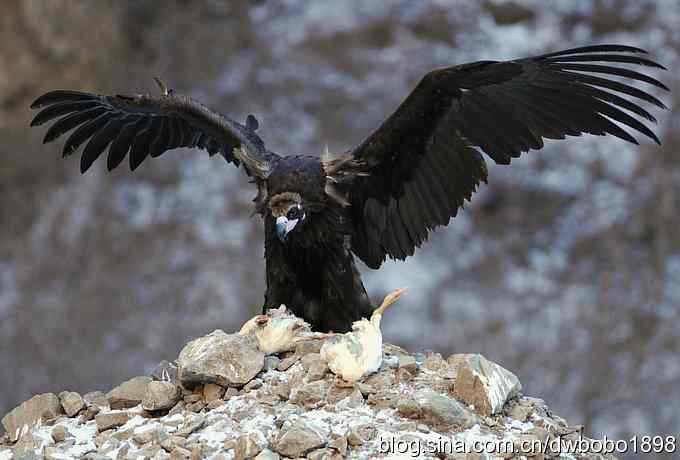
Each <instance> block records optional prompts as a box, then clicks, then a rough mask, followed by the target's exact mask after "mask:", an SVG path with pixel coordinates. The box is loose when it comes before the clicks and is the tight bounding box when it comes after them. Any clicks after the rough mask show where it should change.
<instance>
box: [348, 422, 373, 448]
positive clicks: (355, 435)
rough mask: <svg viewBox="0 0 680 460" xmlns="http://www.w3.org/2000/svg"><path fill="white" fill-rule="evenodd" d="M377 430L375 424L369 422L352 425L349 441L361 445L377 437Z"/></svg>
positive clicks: (352, 444) (354, 444) (351, 443)
mask: <svg viewBox="0 0 680 460" xmlns="http://www.w3.org/2000/svg"><path fill="white" fill-rule="evenodd" d="M376 434H377V430H376V428H375V426H373V425H370V424H368V423H363V424H360V425H351V426H350V428H349V432H348V433H347V442H348V443H349V444H350V445H351V446H360V445H362V444H363V443H365V442H367V441H370V440H371V439H373V438H375V435H376Z"/></svg>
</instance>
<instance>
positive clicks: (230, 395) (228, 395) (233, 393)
mask: <svg viewBox="0 0 680 460" xmlns="http://www.w3.org/2000/svg"><path fill="white" fill-rule="evenodd" d="M235 396H238V390H237V389H236V388H227V391H225V392H224V400H225V401H226V400H228V399H231V398H233V397H235Z"/></svg>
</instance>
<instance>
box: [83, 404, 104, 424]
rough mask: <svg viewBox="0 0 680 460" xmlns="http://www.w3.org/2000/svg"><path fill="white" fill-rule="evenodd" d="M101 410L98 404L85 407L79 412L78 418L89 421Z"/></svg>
mask: <svg viewBox="0 0 680 460" xmlns="http://www.w3.org/2000/svg"><path fill="white" fill-rule="evenodd" d="M99 412H101V409H100V408H99V407H98V406H89V407H88V408H87V409H85V410H84V411H83V412H81V414H80V418H81V419H82V420H83V421H86V422H88V421H90V420H93V419H94V417H95V416H96V415H97V414H98V413H99Z"/></svg>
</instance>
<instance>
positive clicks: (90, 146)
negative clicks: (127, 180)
mask: <svg viewBox="0 0 680 460" xmlns="http://www.w3.org/2000/svg"><path fill="white" fill-rule="evenodd" d="M31 108H34V109H37V108H42V110H41V111H40V112H38V114H37V115H36V116H35V118H34V119H33V121H32V122H31V126H37V125H41V124H43V123H46V122H49V121H53V120H55V119H57V120H56V121H55V122H54V124H53V125H52V126H51V127H50V128H49V129H48V130H47V134H46V135H45V139H44V142H50V141H53V140H54V139H56V138H58V137H59V136H61V135H62V134H64V133H66V132H67V131H70V130H72V129H74V128H75V130H74V131H73V133H72V134H71V135H70V136H69V138H68V139H67V141H66V143H65V144H64V149H63V155H64V156H65V157H66V156H68V155H71V154H72V153H73V152H75V151H76V150H77V149H78V147H79V146H81V145H83V144H85V143H86V142H87V145H86V146H85V148H84V149H83V154H82V157H81V160H80V170H81V172H85V171H87V169H88V168H89V167H90V166H91V165H92V163H93V162H94V161H95V160H96V159H97V158H98V157H99V156H100V155H101V154H102V153H103V152H104V151H105V150H106V148H107V147H108V149H109V150H108V157H107V166H108V169H109V170H112V169H113V168H115V167H116V166H118V165H119V164H120V163H121V162H122V161H123V159H124V158H125V156H126V155H127V154H128V152H129V158H130V169H131V170H134V169H136V168H137V167H138V166H139V165H140V164H141V163H142V162H143V161H144V160H145V159H146V158H147V157H152V158H153V157H157V156H159V155H162V154H163V153H164V152H166V151H168V150H171V149H175V148H178V147H198V148H201V149H205V150H207V151H208V152H209V153H210V155H211V156H212V155H214V154H216V153H220V154H221V155H222V156H223V157H224V158H225V159H226V160H227V161H228V162H232V163H235V164H236V165H238V164H239V163H243V164H244V167H245V168H246V171H247V173H248V174H249V175H251V176H255V177H259V178H265V177H266V176H267V174H268V172H269V168H270V166H271V161H272V160H273V159H274V158H276V155H275V154H273V153H271V152H268V151H267V150H266V149H265V147H264V142H262V139H260V137H259V136H258V135H257V134H255V129H257V121H256V120H255V118H254V117H252V115H251V116H249V117H248V120H247V122H246V124H245V125H242V124H240V123H237V122H235V121H234V120H231V119H229V118H227V117H225V116H223V115H220V114H218V113H215V112H213V111H211V110H210V109H208V108H207V107H206V106H204V105H203V104H201V103H199V102H197V101H195V100H193V99H191V98H189V97H187V96H183V95H177V94H174V93H173V92H168V91H164V94H163V95H161V96H150V95H132V96H127V95H115V96H102V95H99V94H93V93H87V92H81V91H71V90H55V91H50V92H48V93H46V94H43V95H42V96H40V97H39V98H38V99H36V100H35V102H33V104H32V105H31ZM88 140H89V142H88Z"/></svg>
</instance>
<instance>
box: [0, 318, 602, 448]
mask: <svg viewBox="0 0 680 460" xmlns="http://www.w3.org/2000/svg"><path fill="white" fill-rule="evenodd" d="M318 348H319V347H318V346H314V347H311V346H301V347H296V349H295V351H288V352H284V353H281V354H279V355H278V356H276V362H278V363H283V362H289V363H292V364H290V365H287V366H281V365H278V366H267V367H266V368H263V362H264V357H263V354H262V353H260V352H259V351H258V350H257V346H256V344H253V343H252V341H249V340H248V339H247V338H245V337H241V336H238V335H228V334H225V333H224V332H222V331H216V332H214V333H212V334H209V335H208V336H206V337H202V338H199V339H196V340H194V341H192V342H191V343H190V344H189V345H188V346H187V348H185V349H184V350H183V351H182V354H181V356H180V360H179V361H180V362H179V369H180V372H179V375H180V377H181V376H182V371H183V370H184V369H187V368H192V369H199V367H197V366H198V365H199V364H200V365H203V366H210V367H211V368H212V369H217V368H221V369H222V370H221V371H220V372H227V371H224V369H225V367H226V368H229V369H232V368H233V369H237V368H238V369H245V368H246V367H247V366H253V367H252V368H249V370H247V371H245V372H240V373H237V374H238V375H239V376H240V377H239V379H238V380H234V379H231V380H229V379H226V378H222V379H217V378H216V375H217V373H216V374H215V375H213V376H209V378H207V379H205V380H200V379H197V378H193V379H190V382H189V383H190V385H188V386H187V385H184V386H183V385H182V384H181V382H182V380H183V379H182V378H180V379H179V380H178V381H176V382H174V383H173V382H170V381H168V379H166V378H165V376H164V373H156V374H157V375H155V376H152V378H153V380H152V381H151V382H150V383H149V382H148V380H147V379H143V378H136V379H133V381H134V382H137V383H139V384H143V385H144V386H145V387H146V391H147V393H146V396H147V397H148V398H149V401H146V404H142V403H140V404H138V405H136V406H135V407H123V408H121V409H116V408H115V407H114V408H111V405H110V404H107V400H106V399H105V398H104V399H103V398H102V396H103V394H101V393H94V392H93V393H88V394H87V395H85V396H84V397H83V398H82V401H83V404H84V407H81V408H79V409H78V410H77V411H74V410H70V411H69V413H71V414H72V415H73V416H71V417H69V416H68V415H66V414H64V412H63V411H62V407H61V405H59V404H56V405H55V404H48V405H49V409H50V410H49V411H48V412H45V411H44V410H42V409H40V410H37V412H35V411H33V412H31V411H26V412H25V415H26V417H24V418H22V419H21V420H23V422H22V423H23V425H21V426H22V427H25V428H23V429H19V430H14V433H12V432H8V435H6V436H4V437H3V438H0V460H14V459H19V458H41V457H44V458H48V459H74V458H83V457H85V458H97V459H104V458H111V459H115V458H152V459H179V458H186V459H191V458H196V459H198V458H207V459H215V460H222V459H245V458H256V459H280V458H299V457H306V458H308V459H341V458H352V459H369V458H376V457H381V458H394V459H396V458H414V457H418V458H425V459H437V458H479V459H496V458H504V459H519V458H531V457H532V455H531V454H532V452H531V451H527V446H528V445H531V444H532V443H533V444H540V443H543V444H546V443H548V442H549V441H550V440H553V439H554V438H556V437H560V438H562V439H570V438H573V439H577V437H578V436H580V435H581V432H582V427H579V426H576V427H573V426H569V425H568V424H567V423H566V422H565V421H564V420H563V419H561V418H560V417H558V416H556V415H554V414H553V413H552V412H551V411H550V410H549V409H548V408H547V407H546V405H545V403H544V402H543V401H542V400H540V399H537V398H530V397H526V396H524V395H522V394H521V393H520V388H521V387H520V384H519V381H518V380H517V378H516V377H515V376H514V375H512V374H511V373H510V372H509V371H507V370H505V369H503V368H501V367H500V366H498V365H497V364H495V363H492V362H490V361H488V360H486V359H485V358H483V357H482V356H479V355H454V356H452V357H450V358H449V359H448V360H445V359H443V358H442V357H441V356H440V355H439V354H436V353H427V354H422V353H418V354H416V355H411V354H409V353H408V352H407V351H406V350H403V349H401V348H399V347H395V346H393V345H390V344H384V345H383V349H382V350H383V353H384V355H385V356H384V359H383V364H382V366H381V367H380V368H379V369H378V371H377V372H376V373H375V374H372V375H371V376H370V377H367V378H364V379H363V380H361V381H359V382H354V383H349V382H346V381H343V380H341V379H339V378H338V377H337V376H335V375H333V374H332V373H328V372H317V371H316V368H317V367H319V366H320V363H319V353H318ZM225 350H229V351H228V352H226V351H225ZM216 356H217V357H216ZM244 359H249V360H250V362H245V361H243V360H244ZM192 360H193V361H192ZM236 360H239V361H238V362H236ZM220 366H221V367H220ZM321 367H323V366H321ZM202 369H203V370H201V371H200V372H195V373H194V374H192V375H194V376H196V375H201V376H203V377H205V376H208V373H207V372H206V371H205V367H204V368H202ZM229 372H233V371H232V370H229ZM468 374H469V375H468ZM221 375H224V374H221ZM128 382H130V381H128ZM237 382H238V383H237ZM127 386H128V387H130V388H128V389H130V390H134V391H130V392H128V391H127V390H126V391H125V392H122V393H126V395H122V393H121V392H119V393H121V395H119V396H122V397H121V398H120V399H119V400H118V401H121V400H125V401H126V404H124V405H127V404H129V402H130V401H132V400H136V399H137V398H139V392H138V390H140V388H139V386H138V385H136V384H135V385H132V386H130V385H127ZM156 387H158V388H156ZM170 387H172V388H170ZM225 387H226V388H225ZM468 387H469V388H468ZM117 388H118V389H120V388H121V386H119V387H117ZM156 390H159V392H160V393H163V394H166V390H167V392H168V393H169V394H170V398H169V399H166V400H165V402H167V404H165V403H164V404H160V405H159V404H155V402H156V399H155V398H156V396H158V395H159V394H160V393H159V392H156ZM161 390H162V391H161ZM468 390H469V391H468ZM473 390H474V391H473ZM133 393H134V395H133ZM152 394H153V395H154V396H153V398H151V395H152ZM64 395H65V394H64ZM88 395H89V396H88ZM131 395H132V396H133V397H132V396H131ZM53 396H54V395H53ZM71 396H73V395H71ZM36 398H38V399H35V398H33V399H32V400H29V401H27V402H26V403H24V404H23V405H22V406H19V408H17V409H15V410H14V411H12V414H14V415H13V416H12V417H11V420H19V418H18V414H19V415H20V414H24V410H25V409H26V408H27V407H33V406H36V407H37V406H40V407H43V406H42V405H39V404H37V402H36V401H42V400H45V401H47V403H49V402H50V401H52V402H54V400H56V401H57V402H58V401H59V400H58V398H56V396H55V397H54V398H50V397H49V396H48V397H46V396H45V395H40V396H38V397H36ZM72 399H77V398H75V397H73V398H72ZM102 399H103V401H102ZM151 399H153V401H151ZM31 401H33V402H31ZM45 401H43V402H45ZM170 401H172V402H174V405H172V406H171V404H170V403H169V402H170ZM64 402H67V398H62V404H64ZM150 402H154V404H150ZM79 405H80V403H78V404H77V405H76V406H79ZM114 406H116V407H118V405H117V404H114ZM22 407H23V408H24V410H19V409H21V408H22ZM147 409H152V410H147ZM29 413H30V414H33V415H34V416H35V415H36V414H38V413H40V414H41V415H45V414H47V413H49V415H50V416H49V417H45V416H43V417H37V418H36V417H34V416H31V417H27V416H28V415H29ZM29 418H30V420H29ZM6 419H7V417H6ZM8 420H9V419H8ZM11 427H14V425H11ZM12 434H14V435H15V436H14V437H10V436H12ZM479 446H486V449H487V450H485V451H483V452H475V449H479ZM493 446H495V449H494V448H492V447H493ZM467 454H470V455H471V456H470V455H467ZM549 457H550V458H577V457H578V458H585V459H588V458H597V457H596V455H595V454H592V455H591V454H589V453H579V454H578V455H574V456H571V455H569V453H567V452H562V453H557V452H552V453H551V455H550V456H549Z"/></svg>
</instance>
